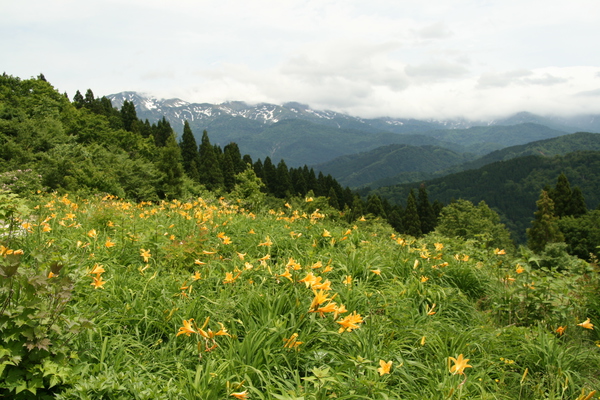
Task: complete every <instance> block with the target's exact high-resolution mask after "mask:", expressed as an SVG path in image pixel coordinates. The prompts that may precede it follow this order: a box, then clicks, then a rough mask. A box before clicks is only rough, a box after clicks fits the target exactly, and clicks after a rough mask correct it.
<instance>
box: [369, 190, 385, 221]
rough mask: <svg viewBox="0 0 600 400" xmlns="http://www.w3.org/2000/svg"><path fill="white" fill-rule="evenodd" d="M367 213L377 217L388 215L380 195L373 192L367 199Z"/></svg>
mask: <svg viewBox="0 0 600 400" xmlns="http://www.w3.org/2000/svg"><path fill="white" fill-rule="evenodd" d="M367 213H369V214H373V215H374V216H376V217H383V218H386V217H387V216H386V214H385V211H384V209H383V204H382V202H381V198H380V197H379V196H378V195H376V194H373V195H371V196H369V198H368V199H367Z"/></svg>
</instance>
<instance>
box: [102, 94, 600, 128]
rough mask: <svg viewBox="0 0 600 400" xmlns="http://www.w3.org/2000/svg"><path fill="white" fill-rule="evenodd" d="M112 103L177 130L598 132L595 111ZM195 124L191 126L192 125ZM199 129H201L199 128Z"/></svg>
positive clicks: (117, 97) (121, 97) (139, 97)
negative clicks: (233, 123)
mask: <svg viewBox="0 0 600 400" xmlns="http://www.w3.org/2000/svg"><path fill="white" fill-rule="evenodd" d="M106 97H107V98H108V99H110V100H111V102H112V104H113V106H115V107H117V108H120V107H121V105H122V104H123V102H124V101H125V100H128V101H131V102H133V103H134V105H135V106H136V110H137V112H138V117H140V118H141V119H146V118H148V120H149V121H150V122H155V121H157V120H158V119H160V118H162V116H163V115H164V116H165V118H167V120H169V122H170V123H171V124H172V126H173V128H174V129H175V130H176V131H177V132H182V129H183V123H184V121H185V120H188V122H189V123H190V124H191V125H202V124H198V121H199V120H200V121H204V122H205V123H206V125H207V127H208V126H210V124H211V122H213V121H214V119H215V118H216V117H222V116H225V115H228V116H230V117H234V118H236V117H240V118H244V119H246V120H254V121H259V122H262V123H263V124H272V123H276V122H278V121H280V120H282V119H289V118H302V119H307V120H311V121H313V122H314V121H318V122H319V123H320V124H323V125H328V126H334V127H338V128H350V129H358V128H359V129H360V130H364V131H368V132H380V131H388V132H393V133H406V132H424V131H431V130H436V129H466V128H470V127H474V126H492V125H516V124H522V123H527V122H531V123H536V124H540V125H545V126H548V127H550V128H553V129H557V130H564V131H566V132H568V133H574V132H577V131H588V132H600V115H596V114H585V115H578V116H573V117H561V116H548V117H544V116H540V115H536V114H532V113H529V112H520V113H516V114H512V115H509V116H506V117H503V118H497V119H490V120H468V119H465V118H454V119H431V118H430V119H423V120H419V119H414V118H393V117H378V118H362V117H358V116H351V115H348V114H344V113H339V112H335V111H330V110H315V109H312V108H311V107H310V106H309V105H307V104H303V103H299V102H286V103H283V104H281V105H277V104H270V103H257V104H254V105H253V104H248V103H245V102H243V101H229V102H224V103H220V104H212V103H191V102H188V101H185V100H181V99H178V98H172V99H159V98H157V97H154V96H150V95H145V94H142V93H138V92H132V91H126V92H119V93H115V94H110V95H107V96H106ZM194 123H195V124H194ZM201 130H204V129H201Z"/></svg>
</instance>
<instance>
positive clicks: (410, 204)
mask: <svg viewBox="0 0 600 400" xmlns="http://www.w3.org/2000/svg"><path fill="white" fill-rule="evenodd" d="M402 225H403V227H404V233H406V234H408V235H411V236H414V237H419V236H421V234H422V231H421V220H420V219H419V212H418V210H417V200H416V199H415V193H414V191H413V190H412V189H411V190H410V193H409V194H408V198H407V199H406V209H405V210H404V219H403V221H402Z"/></svg>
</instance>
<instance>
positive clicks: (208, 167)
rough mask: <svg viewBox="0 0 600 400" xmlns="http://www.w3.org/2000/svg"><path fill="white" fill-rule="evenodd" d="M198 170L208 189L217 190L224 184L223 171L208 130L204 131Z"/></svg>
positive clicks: (201, 181)
mask: <svg viewBox="0 0 600 400" xmlns="http://www.w3.org/2000/svg"><path fill="white" fill-rule="evenodd" d="M198 172H199V174H200V183H202V184H203V185H205V186H206V188H207V189H208V190H216V189H218V188H220V187H222V186H223V172H222V171H221V166H220V164H219V161H218V158H217V155H216V154H215V149H214V147H213V145H212V144H210V139H209V138H208V132H206V131H204V132H202V142H201V143H200V165H199V166H198Z"/></svg>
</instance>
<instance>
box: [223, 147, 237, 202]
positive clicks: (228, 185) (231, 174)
mask: <svg viewBox="0 0 600 400" xmlns="http://www.w3.org/2000/svg"><path fill="white" fill-rule="evenodd" d="M222 157H223V159H222V162H221V167H222V173H223V185H224V187H225V190H226V191H227V192H231V191H232V190H233V187H234V186H235V175H236V173H235V169H234V166H233V161H232V160H231V155H230V153H228V152H224V153H223V156H222Z"/></svg>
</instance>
